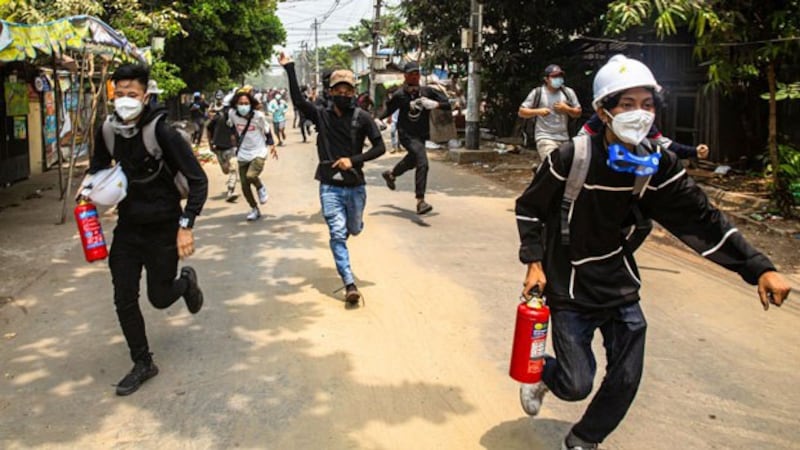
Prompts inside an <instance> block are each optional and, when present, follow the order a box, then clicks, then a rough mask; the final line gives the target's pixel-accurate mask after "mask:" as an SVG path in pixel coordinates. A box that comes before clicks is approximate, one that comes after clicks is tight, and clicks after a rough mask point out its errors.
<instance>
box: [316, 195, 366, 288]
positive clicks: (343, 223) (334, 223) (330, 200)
mask: <svg viewBox="0 0 800 450" xmlns="http://www.w3.org/2000/svg"><path fill="white" fill-rule="evenodd" d="M319 200H320V203H322V215H323V216H324V217H325V222H327V223H328V231H329V232H330V235H331V239H330V245H331V251H332V252H333V260H334V262H335V263H336V270H337V271H338V272H339V276H340V277H342V281H343V282H344V284H345V286H346V285H348V284H351V283H355V277H353V271H352V270H351V269H350V253H348V251H347V238H348V237H350V235H353V236H356V235H358V234H359V233H361V230H363V229H364V205H365V204H366V203H367V189H366V186H363V185H362V186H353V187H340V186H331V185H329V184H323V183H320V185H319Z"/></svg>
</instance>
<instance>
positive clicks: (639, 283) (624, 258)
mask: <svg viewBox="0 0 800 450" xmlns="http://www.w3.org/2000/svg"><path fill="white" fill-rule="evenodd" d="M622 260H623V261H624V262H625V268H626V269H628V273H629V274H631V277H632V278H633V279H634V280H635V281H636V284H638V285H639V286H641V285H642V280H640V279H639V278H637V277H636V275H635V274H634V273H633V269H631V265H630V263H628V258H626V257H624V256H623V257H622Z"/></svg>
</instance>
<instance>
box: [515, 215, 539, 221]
mask: <svg viewBox="0 0 800 450" xmlns="http://www.w3.org/2000/svg"><path fill="white" fill-rule="evenodd" d="M517 220H522V221H525V222H539V219H537V218H536V217H525V216H517Z"/></svg>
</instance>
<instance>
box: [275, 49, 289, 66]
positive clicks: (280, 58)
mask: <svg viewBox="0 0 800 450" xmlns="http://www.w3.org/2000/svg"><path fill="white" fill-rule="evenodd" d="M290 62H292V58H290V57H288V56H287V55H286V53H284V52H281V53H280V55H278V64H280V65H282V66H285V65H287V64H289V63H290Z"/></svg>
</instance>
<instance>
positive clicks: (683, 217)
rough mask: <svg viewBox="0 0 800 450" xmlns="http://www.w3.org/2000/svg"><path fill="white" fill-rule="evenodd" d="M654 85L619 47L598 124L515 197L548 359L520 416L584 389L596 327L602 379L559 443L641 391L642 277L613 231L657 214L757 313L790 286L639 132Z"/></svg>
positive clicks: (613, 423) (617, 418) (572, 445)
mask: <svg viewBox="0 0 800 450" xmlns="http://www.w3.org/2000/svg"><path fill="white" fill-rule="evenodd" d="M659 90H660V87H659V85H658V83H657V82H656V80H655V78H654V77H653V74H652V73H651V72H650V70H649V69H648V68H647V66H645V65H644V64H642V63H641V62H639V61H636V60H634V59H629V58H626V57H624V56H622V55H616V56H614V57H613V58H611V59H610V60H609V61H608V63H607V64H606V65H605V66H603V67H602V68H601V69H600V70H599V71H598V72H597V76H596V77H595V80H594V101H593V102H592V106H593V107H594V109H595V110H596V111H597V113H598V115H599V116H600V118H601V120H602V121H603V123H604V128H603V130H602V132H601V133H598V134H597V135H596V136H592V137H581V138H576V139H575V140H573V141H572V142H570V143H568V144H566V145H564V146H562V147H560V148H559V149H558V150H557V151H553V152H552V153H550V154H549V155H548V156H547V157H546V158H545V160H544V162H543V165H542V167H541V168H540V169H539V171H538V172H537V173H536V175H535V176H534V179H533V181H532V183H531V185H530V186H529V187H528V188H527V189H526V190H525V192H524V193H523V194H522V196H521V197H519V198H518V199H517V205H516V214H517V226H518V228H519V234H520V240H521V246H520V250H519V258H520V260H521V261H522V262H523V263H524V264H526V265H527V266H528V271H527V275H526V277H525V282H524V288H523V295H525V296H528V295H530V292H532V291H535V290H539V291H540V292H542V293H543V294H544V296H545V297H546V299H547V303H548V305H549V306H550V308H551V314H552V315H551V317H552V319H551V320H552V322H551V328H550V329H551V330H552V331H551V333H550V334H551V337H552V342H553V348H554V350H555V357H550V356H547V357H546V358H545V366H544V370H543V374H542V381H541V382H540V383H537V384H533V385H522V387H521V389H520V400H521V402H522V406H523V409H524V410H525V412H527V413H528V414H529V415H532V416H535V415H536V414H538V413H539V409H540V408H541V404H542V399H543V397H544V395H545V393H547V392H548V391H550V392H552V393H553V394H554V395H555V396H556V397H558V398H560V399H562V400H566V401H578V400H583V399H585V398H586V397H588V395H589V394H590V393H591V392H592V383H593V381H594V377H595V371H596V367H595V358H594V354H593V352H592V347H591V344H592V338H593V336H594V333H595V330H597V329H599V330H600V332H601V333H602V335H603V343H604V346H605V348H606V359H607V361H608V365H607V366H606V367H607V369H606V375H605V377H604V379H603V382H602V385H601V386H600V388H599V390H598V391H597V393H596V394H595V396H594V398H593V399H592V401H591V402H590V403H589V406H588V407H587V409H586V412H585V413H584V415H583V417H582V418H581V419H580V421H578V423H576V424H575V425H574V426H573V427H572V429H571V430H570V432H569V434H568V435H567V436H566V438H565V439H564V442H563V446H562V448H566V449H595V448H597V446H598V444H599V443H601V442H602V441H603V440H604V439H605V438H606V437H607V436H608V435H609V434H610V433H611V432H612V431H613V430H614V429H615V428H616V427H617V425H619V423H620V422H621V421H622V418H623V417H624V416H625V414H626V412H627V411H628V409H629V408H630V406H631V404H632V403H633V399H634V397H635V395H636V391H637V390H638V387H639V380H640V378H641V375H642V366H643V361H644V343H645V330H646V328H647V324H646V322H645V318H644V315H643V314H642V310H641V309H640V307H639V300H640V297H639V288H640V286H641V277H640V276H639V272H638V269H637V266H636V262H635V260H634V258H633V252H632V250H631V249H630V248H629V246H628V244H627V236H626V234H625V233H623V232H621V231H620V230H628V229H631V227H632V226H636V225H637V224H638V223H639V222H641V221H647V220H649V219H652V220H656V221H658V222H659V223H660V224H661V225H662V226H664V227H665V228H666V229H667V230H669V231H670V232H671V233H672V234H674V235H675V236H677V237H679V238H680V239H681V240H682V241H683V242H685V243H686V244H687V245H689V246H690V247H691V248H692V249H694V250H695V251H696V252H697V253H699V254H702V255H703V256H705V257H706V258H708V259H710V260H711V261H713V262H715V263H717V264H720V265H721V266H723V267H725V268H727V269H729V270H732V271H734V272H737V273H738V274H739V275H740V276H741V277H742V278H743V279H744V280H745V281H746V282H748V283H750V284H753V285H758V293H759V296H760V300H761V303H762V305H763V307H764V309H765V310H766V309H767V308H768V307H769V305H770V304H773V305H775V306H780V305H781V304H782V303H783V301H784V299H786V296H787V295H788V294H789V291H790V288H789V285H788V284H787V282H786V281H785V280H784V278H783V277H782V276H781V275H780V274H778V273H777V272H776V271H775V267H774V266H773V265H772V263H771V262H770V260H769V259H768V258H767V257H766V256H764V255H763V254H762V253H760V252H758V251H757V250H756V249H754V248H753V247H751V246H750V245H749V244H748V243H747V241H745V239H744V237H743V236H742V235H741V234H740V233H739V232H738V231H737V230H736V228H733V227H732V226H731V224H730V223H729V222H728V220H727V219H726V218H725V216H724V215H723V214H722V213H721V212H720V211H718V210H717V209H716V208H714V207H713V206H711V205H710V204H709V202H708V199H707V197H706V196H705V194H704V193H703V191H702V190H700V188H699V187H698V186H697V185H695V183H694V181H693V180H692V179H691V178H689V177H688V175H687V174H686V171H685V170H684V169H683V166H682V165H681V164H680V162H679V161H678V158H677V156H676V155H675V154H674V153H672V152H662V150H661V148H659V147H658V144H657V142H655V141H653V142H651V141H649V140H647V139H646V138H645V137H646V136H647V133H648V131H649V130H650V126H651V125H652V123H653V120H654V118H655V113H656V110H657V106H658V105H659V102H660V100H659V96H658V91H659ZM584 149H585V151H583V150H584ZM587 154H588V156H589V158H588V164H587V166H588V171H587V172H586V173H585V179H584V180H583V181H581V183H580V184H579V185H578V189H580V190H579V191H578V192H580V195H578V196H577V197H575V198H574V200H573V201H571V203H570V202H565V199H566V196H564V193H565V192H566V191H567V190H568V189H569V187H570V185H572V186H575V185H577V183H575V182H574V181H573V180H574V179H573V177H571V176H570V171H571V169H574V167H573V159H575V160H578V161H580V160H582V157H583V156H586V155H587ZM634 193H635V195H634Z"/></svg>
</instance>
